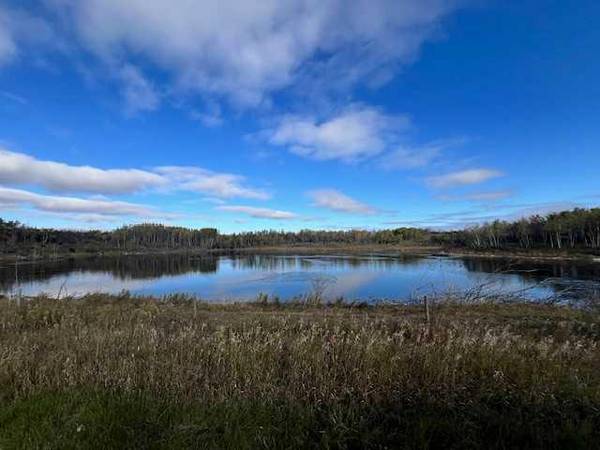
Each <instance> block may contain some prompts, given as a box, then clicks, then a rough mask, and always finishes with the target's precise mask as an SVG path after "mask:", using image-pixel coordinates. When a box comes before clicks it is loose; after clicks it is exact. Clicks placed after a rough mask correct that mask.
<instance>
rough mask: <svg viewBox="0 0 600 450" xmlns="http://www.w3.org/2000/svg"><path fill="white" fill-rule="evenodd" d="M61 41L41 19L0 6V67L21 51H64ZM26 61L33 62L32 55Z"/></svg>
mask: <svg viewBox="0 0 600 450" xmlns="http://www.w3.org/2000/svg"><path fill="white" fill-rule="evenodd" d="M64 47H65V43H64V41H63V39H62V38H61V37H59V36H57V35H56V34H55V32H54V30H53V28H52V27H51V26H50V25H49V24H48V23H47V22H46V21H45V20H44V19H42V18H40V17H34V16H32V15H31V14H29V13H27V12H24V11H21V10H18V9H9V8H8V7H4V6H2V5H0V66H2V65H5V64H8V63H10V62H12V61H13V60H15V59H17V58H18V57H19V56H20V55H21V54H22V53H23V49H24V48H26V49H28V50H29V49H37V48H40V49H45V50H47V49H51V50H61V49H64ZM27 60H28V61H34V60H35V57H34V56H33V55H32V54H28V55H27Z"/></svg>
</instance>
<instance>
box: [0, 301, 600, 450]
mask: <svg viewBox="0 0 600 450" xmlns="http://www.w3.org/2000/svg"><path fill="white" fill-rule="evenodd" d="M599 342H600V319H599V318H598V317H597V315H594V314H591V313H587V312H584V311H580V310H574V309H568V308H558V307H548V306H535V305H519V304H513V305H495V304H485V305H468V306H465V305H457V304H443V305H436V306H434V307H432V310H431V321H430V323H428V322H427V320H426V318H425V312H424V310H423V308H421V307H419V306H392V305H382V306H377V307H371V306H365V305H360V307H352V306H347V305H335V306H326V305H316V304H311V305H300V304H289V305H285V304H279V303H277V304H271V303H269V302H266V301H264V299H263V301H261V302H260V303H255V304H228V305H226V304H223V305H215V304H205V303H198V302H194V301H190V300H188V299H185V298H183V297H172V298H169V299H164V300H162V301H159V300H155V299H146V298H132V297H129V296H127V295H122V296H113V297H111V296H105V295H90V296H87V297H85V298H83V299H78V300H75V299H62V300H58V301H57V300H55V299H47V298H41V297H40V298H35V299H31V300H29V301H25V302H22V304H21V305H17V304H15V302H12V301H9V300H7V299H4V300H0V400H1V402H2V406H1V407H0V448H13V447H15V448H16V447H20V446H21V447H29V446H31V447H35V446H46V447H51V448H52V447H54V448H65V447H97V448H110V447H113V448H122V447H127V446H142V447H156V448H165V447H171V448H181V447H200V448H256V447H259V448H260V447H263V448H302V447H305V448H306V447H315V448H316V447H321V448H365V447H367V448H368V447H371V448H383V447H386V446H387V447H388V448H436V447H445V448H452V447H455V448H459V447H460V448H511V447H514V448H548V447H561V446H562V447H565V448H592V447H593V446H594V445H595V444H597V442H598V439H600V433H599V430H600V412H599V408H600V375H599V374H600V347H599Z"/></svg>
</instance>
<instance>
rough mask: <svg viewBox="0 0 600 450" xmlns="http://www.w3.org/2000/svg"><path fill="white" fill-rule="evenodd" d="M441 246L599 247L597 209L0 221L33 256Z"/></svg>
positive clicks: (6, 238) (7, 248)
mask: <svg viewBox="0 0 600 450" xmlns="http://www.w3.org/2000/svg"><path fill="white" fill-rule="evenodd" d="M405 243H413V244H416V245H441V246H445V247H457V248H471V249H475V250H486V249H511V248H520V249H536V248H540V249H542V248H543V249H546V248H547V249H555V250H563V249H594V250H597V249H600V208H594V209H581V208H578V209H574V210H572V211H563V212H560V213H552V214H549V215H546V216H540V215H536V216H532V217H529V218H524V219H520V220H517V221H513V222H508V221H500V220H496V221H494V222H491V223H487V224H483V225H477V226H473V227H468V228H465V229H463V230H458V231H433V230H428V229H422V228H414V227H403V228H396V229H388V230H376V231H367V230H348V231H324V230H302V231H298V232H289V231H274V230H265V231H256V232H244V233H232V234H221V233H219V232H218V230H217V229H215V228H200V229H190V228H184V227H173V226H165V225H161V224H151V223H148V224H141V225H132V226H124V227H120V228H117V229H115V230H111V231H99V230H92V231H76V230H58V229H49V228H33V227H28V226H25V225H23V224H21V223H19V222H15V221H5V220H2V219H0V252H2V253H4V254H6V253H19V254H28V255H31V254H33V255H35V254H37V253H39V254H42V253H44V254H51V253H53V252H54V253H59V252H60V253H65V252H71V253H76V252H77V253H78V252H104V251H143V250H186V249H188V250H193V249H223V250H236V249H243V248H253V247H276V246H319V245H399V244H405Z"/></svg>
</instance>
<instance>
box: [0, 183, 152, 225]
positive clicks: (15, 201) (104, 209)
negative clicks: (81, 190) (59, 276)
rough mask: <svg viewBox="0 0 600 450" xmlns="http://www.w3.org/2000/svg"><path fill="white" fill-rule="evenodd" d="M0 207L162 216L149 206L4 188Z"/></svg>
mask: <svg viewBox="0 0 600 450" xmlns="http://www.w3.org/2000/svg"><path fill="white" fill-rule="evenodd" d="M0 205H2V206H3V207H6V206H29V207H33V208H34V209H37V210H40V211H47V212H54V213H84V214H97V215H98V214H99V215H108V216H136V217H140V218H150V217H159V216H161V215H163V214H162V213H160V212H158V211H156V210H155V209H153V208H151V207H149V206H145V205H140V204H136V203H129V202H120V201H110V200H96V199H82V198H76V197H59V196H51V195H43V194H38V193H35V192H29V191H24V190H21V189H9V188H4V187H0Z"/></svg>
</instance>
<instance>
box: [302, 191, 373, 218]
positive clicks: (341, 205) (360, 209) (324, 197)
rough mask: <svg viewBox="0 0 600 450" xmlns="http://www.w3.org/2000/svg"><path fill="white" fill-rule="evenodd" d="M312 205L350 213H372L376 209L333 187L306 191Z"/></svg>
mask: <svg viewBox="0 0 600 450" xmlns="http://www.w3.org/2000/svg"><path fill="white" fill-rule="evenodd" d="M308 195H309V197H310V198H312V200H313V204H314V206H317V207H320V208H326V209H331V210H333V211H338V212H343V213H350V214H374V213H375V212H376V209H375V208H373V207H372V206H369V205H367V204H365V203H361V202H359V201H358V200H355V199H353V198H352V197H348V196H347V195H345V194H343V193H341V192H339V191H336V190H335V189H319V190H315V191H311V192H309V193H308Z"/></svg>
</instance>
